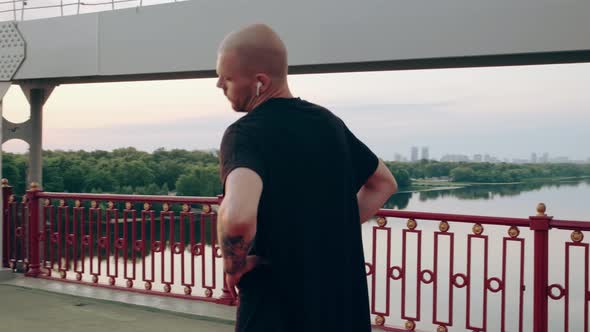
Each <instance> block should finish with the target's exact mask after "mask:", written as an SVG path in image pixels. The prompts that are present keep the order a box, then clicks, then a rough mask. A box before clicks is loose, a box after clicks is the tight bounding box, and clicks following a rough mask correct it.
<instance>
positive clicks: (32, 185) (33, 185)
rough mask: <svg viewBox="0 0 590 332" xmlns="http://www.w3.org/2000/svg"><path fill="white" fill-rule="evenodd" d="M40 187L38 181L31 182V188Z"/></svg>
mask: <svg viewBox="0 0 590 332" xmlns="http://www.w3.org/2000/svg"><path fill="white" fill-rule="evenodd" d="M37 189H39V184H38V183H37V182H31V190H37Z"/></svg>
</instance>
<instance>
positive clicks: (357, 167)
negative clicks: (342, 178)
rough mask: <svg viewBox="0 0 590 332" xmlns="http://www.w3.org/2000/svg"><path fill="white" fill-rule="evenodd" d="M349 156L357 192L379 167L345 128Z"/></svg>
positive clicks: (368, 151) (363, 146)
mask: <svg viewBox="0 0 590 332" xmlns="http://www.w3.org/2000/svg"><path fill="white" fill-rule="evenodd" d="M345 131H346V136H347V141H348V146H349V149H350V155H351V158H352V168H353V172H354V179H353V184H354V186H355V187H354V190H355V192H358V191H359V190H360V189H361V187H362V186H363V185H364V184H365V182H367V180H368V179H369V177H371V175H373V173H375V171H376V170H377V166H378V165H379V159H378V158H377V156H376V155H375V154H374V153H373V152H372V151H371V150H370V149H369V148H368V147H367V146H366V145H365V144H364V143H363V142H361V141H360V140H359V139H358V138H356V136H354V134H353V133H352V132H351V131H350V130H349V129H348V128H346V127H345Z"/></svg>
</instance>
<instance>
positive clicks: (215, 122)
mask: <svg viewBox="0 0 590 332" xmlns="http://www.w3.org/2000/svg"><path fill="white" fill-rule="evenodd" d="M289 81H290V85H291V88H292V91H293V93H294V95H295V96H300V97H302V98H303V99H306V100H309V101H311V102H315V103H318V104H320V105H323V106H325V107H327V108H329V109H330V110H331V111H333V112H334V113H335V114H336V115H337V116H339V117H340V118H342V119H343V120H344V121H345V123H346V124H347V125H348V126H349V127H350V128H351V130H352V131H353V132H354V133H355V135H357V136H358V137H359V138H360V139H361V140H362V141H363V142H365V143H366V144H367V145H368V146H369V147H370V148H371V149H372V150H373V151H375V153H376V154H377V155H378V156H380V157H381V158H383V159H386V160H394V159H395V154H396V153H400V152H402V153H404V154H405V153H406V151H408V152H409V151H410V149H411V147H413V146H417V147H423V146H428V147H429V155H430V157H431V158H433V159H440V158H441V157H442V156H443V154H445V153H453V154H465V155H469V156H473V155H475V154H490V155H496V156H501V157H502V158H509V159H510V160H512V159H520V158H530V156H531V153H532V152H536V153H537V154H543V153H545V152H547V153H549V154H550V155H552V156H566V157H568V158H570V159H574V160H587V159H588V158H589V157H590V148H588V147H587V146H586V145H584V144H582V143H583V142H590V131H589V130H588V129H587V127H588V124H590V112H588V105H590V94H588V92H587V87H588V86H590V64H567V65H540V66H539V65H538V66H515V67H489V68H462V69H436V70H408V71H390V72H367V73H340V74H322V75H292V76H290V78H289ZM4 115H5V117H6V118H7V119H8V120H10V121H12V122H22V121H24V120H26V119H27V118H28V105H27V101H26V99H25V97H24V95H23V94H22V91H20V88H19V87H17V86H13V87H11V89H10V90H9V92H8V94H7V95H6V97H5V99H4ZM240 116H242V114H237V113H235V112H233V111H231V110H230V107H229V104H228V102H227V101H226V100H225V97H224V96H223V94H222V92H221V91H220V90H219V89H217V88H215V79H195V80H177V81H146V82H125V83H103V84H86V85H82V84H79V85H62V86H58V87H56V89H55V91H54V92H53V94H52V96H51V97H50V98H49V100H48V101H47V103H46V105H45V111H44V128H45V129H44V148H45V149H53V150H55V149H60V150H79V149H83V150H97V149H98V150H112V149H114V148H120V147H127V146H133V147H136V148H137V149H139V150H144V151H153V150H155V149H157V148H160V147H163V148H166V149H173V148H182V149H188V150H195V149H201V150H210V149H217V148H218V147H219V142H220V140H221V136H222V134H223V131H224V130H225V128H226V127H227V126H229V125H230V124H231V123H232V122H233V121H235V120H236V119H238V118H239V117H240ZM3 149H4V150H5V151H9V152H24V151H26V149H27V146H26V144H25V143H24V142H18V141H17V142H15V141H11V142H8V143H5V144H4V145H3ZM419 152H421V151H419Z"/></svg>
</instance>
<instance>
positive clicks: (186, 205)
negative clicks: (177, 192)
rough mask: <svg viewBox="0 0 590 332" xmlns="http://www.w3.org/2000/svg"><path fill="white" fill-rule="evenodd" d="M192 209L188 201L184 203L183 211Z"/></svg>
mask: <svg viewBox="0 0 590 332" xmlns="http://www.w3.org/2000/svg"><path fill="white" fill-rule="evenodd" d="M190 210H191V206H190V205H188V204H186V203H184V204H182V212H190Z"/></svg>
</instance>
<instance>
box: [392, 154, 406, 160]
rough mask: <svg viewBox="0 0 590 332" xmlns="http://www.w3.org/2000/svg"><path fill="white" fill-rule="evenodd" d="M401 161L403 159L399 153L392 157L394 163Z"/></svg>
mask: <svg viewBox="0 0 590 332" xmlns="http://www.w3.org/2000/svg"><path fill="white" fill-rule="evenodd" d="M403 159H404V157H403V156H402V155H401V154H399V153H396V154H395V155H394V157H393V160H394V161H402V160H403Z"/></svg>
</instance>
